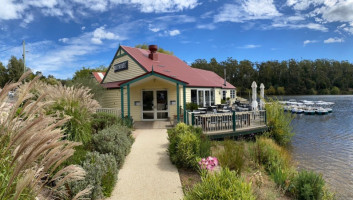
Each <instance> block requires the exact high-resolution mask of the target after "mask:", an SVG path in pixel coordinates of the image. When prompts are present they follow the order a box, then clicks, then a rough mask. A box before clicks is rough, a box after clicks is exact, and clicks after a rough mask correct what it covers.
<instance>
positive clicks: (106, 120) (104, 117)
mask: <svg viewBox="0 0 353 200" xmlns="http://www.w3.org/2000/svg"><path fill="white" fill-rule="evenodd" d="M118 122H119V119H118V117H117V116H115V115H112V114H109V113H104V112H99V113H94V114H93V115H92V121H91V127H92V131H93V133H98V131H100V130H103V129H105V128H107V127H109V126H112V125H114V124H117V123H118Z"/></svg>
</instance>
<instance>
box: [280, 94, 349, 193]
mask: <svg viewBox="0 0 353 200" xmlns="http://www.w3.org/2000/svg"><path fill="white" fill-rule="evenodd" d="M283 99H297V100H304V99H306V100H314V101H315V100H322V101H331V102H335V106H334V112H333V113H331V114H329V115H324V116H317V115H314V116H307V115H297V116H296V117H295V119H294V120H293V122H292V125H293V131H294V132H295V133H296V135H295V136H294V137H293V140H292V152H293V158H294V160H295V161H296V162H297V163H298V168H301V169H307V170H314V171H316V172H319V173H321V174H322V175H323V177H324V178H325V180H326V181H327V183H328V184H329V186H330V188H331V189H332V190H333V191H336V194H337V195H338V198H339V199H353V96H349V95H347V96H287V97H284V98H283Z"/></svg>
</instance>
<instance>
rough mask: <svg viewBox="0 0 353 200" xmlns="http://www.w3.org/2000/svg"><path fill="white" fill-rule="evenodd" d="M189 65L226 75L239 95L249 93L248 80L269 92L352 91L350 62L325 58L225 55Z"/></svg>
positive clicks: (317, 92)
mask: <svg viewBox="0 0 353 200" xmlns="http://www.w3.org/2000/svg"><path fill="white" fill-rule="evenodd" d="M191 67H195V68H199V69H205V70H210V71H213V72H215V73H217V74H218V75H219V76H221V77H224V67H225V68H226V76H227V77H226V78H227V81H228V82H229V83H231V84H232V85H234V86H235V87H236V88H237V93H238V95H243V96H244V95H248V93H249V91H250V90H251V83H252V82H253V81H256V82H257V83H258V85H259V84H260V83H263V84H264V85H265V88H266V90H265V92H266V94H268V95H284V94H286V95H302V94H309V95H314V94H323V95H324V94H353V64H352V63H349V62H348V61H336V60H328V59H317V60H313V61H312V60H301V61H297V60H294V59H291V60H285V61H277V60H275V61H266V62H251V61H249V60H242V61H238V60H236V59H233V58H228V59H227V60H225V61H221V62H218V61H217V60H216V59H215V58H212V59H211V60H210V61H209V62H207V60H205V59H197V60H195V61H194V62H193V63H192V64H191Z"/></svg>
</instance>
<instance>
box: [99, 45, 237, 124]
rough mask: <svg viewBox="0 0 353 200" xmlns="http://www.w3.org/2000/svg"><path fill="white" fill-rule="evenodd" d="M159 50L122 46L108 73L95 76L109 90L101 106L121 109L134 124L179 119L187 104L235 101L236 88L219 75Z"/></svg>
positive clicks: (205, 104)
mask: <svg viewBox="0 0 353 200" xmlns="http://www.w3.org/2000/svg"><path fill="white" fill-rule="evenodd" d="M157 50H158V48H157V46H156V45H150V46H149V50H145V49H140V48H133V47H127V46H119V49H118V50H117V52H116V54H115V56H114V58H113V60H112V62H111V63H110V65H109V68H108V70H107V72H106V73H99V72H97V73H93V75H94V76H95V78H96V79H97V80H98V81H99V82H100V83H101V84H102V86H103V87H104V88H106V89H107V90H106V91H105V94H104V97H103V102H102V107H104V108H119V109H121V115H122V116H128V117H132V118H133V119H134V121H152V120H165V119H169V118H170V117H173V116H176V117H177V119H178V120H179V119H181V118H180V117H181V115H184V116H186V111H185V109H184V108H185V107H186V103H188V102H193V103H197V104H198V105H199V106H201V107H208V106H211V105H216V104H220V103H221V99H224V100H225V99H228V98H230V101H234V100H235V98H236V91H235V87H234V86H233V85H231V84H230V83H228V82H227V81H225V80H224V79H223V78H221V77H219V76H218V75H217V74H216V73H214V72H211V71H207V70H202V69H196V68H192V67H190V66H188V65H187V64H186V63H185V62H184V61H182V60H180V59H179V58H177V57H176V56H173V55H167V54H163V53H159V52H157ZM177 108H180V109H177Z"/></svg>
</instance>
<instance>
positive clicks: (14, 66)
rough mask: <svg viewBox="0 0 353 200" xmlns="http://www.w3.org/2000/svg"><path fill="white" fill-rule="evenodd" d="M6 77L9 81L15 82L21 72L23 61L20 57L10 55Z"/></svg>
mask: <svg viewBox="0 0 353 200" xmlns="http://www.w3.org/2000/svg"><path fill="white" fill-rule="evenodd" d="M7 70H8V77H9V80H10V81H14V82H17V81H18V79H20V77H21V76H22V74H23V61H22V59H19V60H17V58H16V57H15V56H11V59H10V60H9V63H8V64H7Z"/></svg>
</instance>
